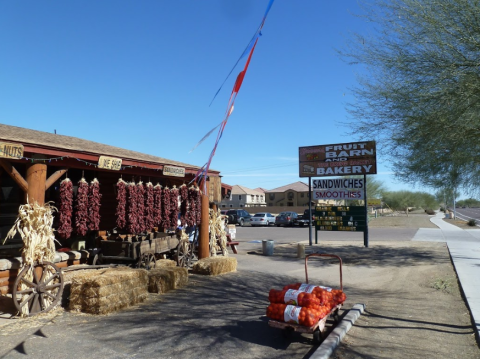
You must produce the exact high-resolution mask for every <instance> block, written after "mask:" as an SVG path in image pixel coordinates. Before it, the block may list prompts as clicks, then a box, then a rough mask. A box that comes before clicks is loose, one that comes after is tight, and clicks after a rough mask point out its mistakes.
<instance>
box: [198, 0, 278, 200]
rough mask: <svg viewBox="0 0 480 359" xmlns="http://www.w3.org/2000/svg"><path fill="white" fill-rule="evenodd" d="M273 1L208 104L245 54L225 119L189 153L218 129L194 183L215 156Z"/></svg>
mask: <svg viewBox="0 0 480 359" xmlns="http://www.w3.org/2000/svg"><path fill="white" fill-rule="evenodd" d="M273 1H274V0H270V1H269V3H268V6H267V10H266V11H265V15H264V16H263V19H262V22H261V23H260V26H259V27H258V29H257V31H256V32H255V34H254V36H253V37H252V39H251V40H250V42H249V44H248V45H247V47H246V48H245V50H244V51H243V53H242V55H241V56H240V58H239V59H238V60H237V62H236V63H235V65H234V66H233V68H232V70H231V71H230V72H229V74H228V75H227V78H226V79H225V80H224V81H223V83H222V85H221V86H220V88H219V89H218V91H217V92H216V93H215V96H214V97H213V99H212V102H211V103H210V105H211V104H212V103H213V101H214V100H215V97H216V96H217V95H218V93H219V92H220V90H221V89H222V86H223V85H224V84H225V82H226V81H227V79H228V78H229V76H230V75H231V73H232V72H233V70H234V69H235V67H236V66H237V65H238V63H239V62H240V60H241V59H242V58H243V57H245V55H246V54H248V59H247V61H246V63H245V66H244V68H243V70H242V71H240V73H239V74H238V75H237V79H236V81H235V84H234V85H233V89H232V93H231V94H230V99H229V100H228V105H227V110H226V112H225V117H224V119H223V121H222V122H221V123H220V124H219V125H217V126H215V127H214V128H213V129H212V130H210V131H209V132H208V133H207V134H206V135H205V136H203V138H202V139H201V140H200V141H199V142H198V143H197V144H196V145H195V146H194V147H193V149H192V150H191V151H190V152H192V151H193V150H194V149H195V148H197V147H198V146H199V145H200V144H201V143H202V142H203V141H204V140H205V139H206V138H207V137H208V136H210V135H211V134H212V132H213V131H215V130H216V129H217V128H218V127H220V128H219V130H218V134H217V139H216V141H215V145H214V146H213V150H212V152H211V153H210V156H209V158H208V161H207V163H205V164H204V165H203V166H202V168H200V170H199V171H198V172H197V174H196V176H195V179H194V180H193V181H196V182H197V183H198V181H199V180H200V179H205V178H206V175H207V173H208V170H209V168H210V163H211V162H212V159H213V156H215V151H216V150H217V146H218V143H219V142H220V139H221V138H222V135H223V131H224V129H225V126H226V124H227V122H228V118H229V117H230V115H231V114H232V112H233V108H234V103H235V99H236V98H237V95H238V92H239V91H240V88H241V87H242V83H243V80H244V79H245V75H246V74H247V69H248V66H249V65H250V60H251V59H252V55H253V52H254V51H255V46H257V42H258V39H259V37H260V36H261V35H262V33H261V30H262V28H263V25H264V23H265V20H266V18H267V15H268V12H269V11H270V8H271V7H272V5H273ZM203 186H204V188H203V190H204V193H206V181H203Z"/></svg>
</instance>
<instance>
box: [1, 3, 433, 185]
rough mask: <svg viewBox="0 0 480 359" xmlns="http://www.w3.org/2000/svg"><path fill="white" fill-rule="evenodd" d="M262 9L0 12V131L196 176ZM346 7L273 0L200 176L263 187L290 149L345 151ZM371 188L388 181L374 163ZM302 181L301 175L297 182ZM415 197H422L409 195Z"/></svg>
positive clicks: (349, 25)
mask: <svg viewBox="0 0 480 359" xmlns="http://www.w3.org/2000/svg"><path fill="white" fill-rule="evenodd" d="M267 4H268V0H201V1H200V0H176V1H173V0H169V1H166V0H143V1H133V0H129V1H123V0H102V1H93V0H89V1H78V0H77V1H73V0H72V1H47V0H44V1H33V0H24V1H2V2H0V23H1V24H2V27H1V31H0V49H1V50H0V84H1V86H0V122H1V123H4V124H8V125H14V126H20V127H25V128H31V129H35V130H40V131H46V132H52V133H53V132H54V130H56V131H57V133H58V134H63V135H68V136H75V137H79V138H84V139H87V140H91V141H96V142H101V143H105V144H109V145H112V146H118V147H123V148H127V149H130V150H135V151H139V152H143V153H148V154H152V155H155V156H159V157H164V158H168V159H172V160H176V161H181V162H185V163H189V164H193V165H197V166H202V165H203V164H204V163H205V162H206V161H207V159H208V156H209V154H210V152H211V150H212V148H213V144H214V140H215V138H216V131H215V133H214V134H212V135H211V136H210V138H209V139H208V140H206V141H205V142H204V143H203V144H201V145H200V146H199V147H198V148H197V149H196V150H195V151H194V152H192V153H189V151H190V149H191V148H192V147H193V146H194V145H195V144H196V143H197V142H198V141H199V140H200V139H201V138H202V137H203V136H204V135H205V134H206V133H207V132H208V131H209V130H210V129H212V128H213V127H214V126H216V125H217V124H218V123H220V122H221V120H222V119H223V116H224V113H225V110H226V106H227V102H228V98H229V96H230V92H231V89H232V86H233V83H234V81H235V78H236V76H237V74H238V73H239V72H240V71H241V69H242V68H243V65H244V62H243V61H242V62H241V63H240V64H239V66H238V67H237V68H236V69H235V70H234V72H233V73H232V75H231V77H230V78H229V80H228V81H227V83H226V84H225V85H224V87H223V89H222V91H221V92H220V93H219V95H218V96H217V98H216V100H215V101H214V103H213V104H212V105H211V106H210V107H209V104H210V101H211V99H212V98H213V96H214V94H215V93H216V91H217V90H218V88H219V87H220V85H221V84H222V82H223V80H224V79H225V77H226V76H227V74H228V72H229V71H230V70H231V68H232V67H233V65H234V64H235V62H236V60H237V59H238V57H239V56H240V54H241V53H242V51H243V50H244V48H245V46H246V45H247V44H248V42H249V40H250V39H251V37H252V35H253V34H254V33H255V31H256V29H257V27H258V25H259V24H260V22H261V20H262V17H263V14H264V12H265V9H266V6H267ZM358 12H359V9H358V6H357V2H356V1H355V0H342V1H327V0H302V1H294V0H276V1H275V2H274V4H273V7H272V8H271V11H270V13H269V15H268V18H267V20H266V23H265V26H264V28H263V31H262V34H263V36H262V37H260V39H259V41H258V44H257V48H256V50H255V53H254V55H253V58H252V61H251V64H250V67H249V69H248V73H247V75H246V77H245V80H244V82H243V86H242V88H241V90H240V92H239V94H238V97H237V100H236V102H235V110H234V112H233V114H232V116H231V117H230V120H229V122H228V124H227V126H226V128H225V132H224V134H223V137H222V139H221V141H220V144H219V147H218V149H217V152H216V155H215V157H214V159H213V161H212V164H211V168H213V169H216V170H219V171H221V174H222V175H223V176H224V177H223V179H222V180H223V182H225V183H227V184H230V185H235V184H239V185H243V186H246V187H250V188H256V187H263V188H266V189H273V188H276V187H279V186H283V185H286V184H288V183H292V182H295V181H299V180H302V179H301V178H299V177H298V147H300V146H309V145H322V144H330V143H343V142H353V141H356V140H357V139H356V138H352V137H348V136H347V135H346V133H347V132H348V128H345V126H342V125H341V124H340V122H345V121H346V120H347V114H346V111H345V104H346V102H347V101H348V100H351V97H350V95H349V92H348V88H349V87H351V86H353V85H354V84H355V71H358V69H356V68H354V67H352V66H349V65H347V64H346V63H345V62H343V61H342V60H341V59H340V58H339V57H338V56H337V54H336V52H335V48H339V47H342V46H343V44H344V43H345V39H346V37H347V36H348V34H349V33H350V32H352V31H358V30H361V29H362V27H363V26H365V24H364V23H362V21H361V20H360V19H357V18H355V17H354V16H353V15H352V13H358ZM379 159H380V163H379V165H378V172H379V174H378V175H377V176H376V178H377V179H379V180H381V181H383V182H384V184H385V185H386V187H387V188H389V189H391V190H399V189H412V188H411V187H409V186H406V185H404V184H401V183H395V182H394V181H393V177H392V176H391V175H389V172H390V170H389V168H388V167H386V166H385V165H384V164H383V163H382V161H381V158H379ZM303 180H304V181H307V179H303ZM416 190H423V189H421V188H416Z"/></svg>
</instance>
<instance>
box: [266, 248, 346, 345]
mask: <svg viewBox="0 0 480 359" xmlns="http://www.w3.org/2000/svg"><path fill="white" fill-rule="evenodd" d="M310 257H331V258H336V259H338V261H339V264H340V290H342V291H343V280H342V259H341V258H340V257H339V256H337V255H335V254H325V253H312V254H309V255H307V256H306V257H305V280H306V281H305V283H307V284H308V267H307V263H308V258H310ZM342 306H343V304H338V305H336V306H335V307H334V308H332V310H330V312H329V313H328V314H327V315H326V316H325V317H323V318H321V319H320V320H319V321H318V322H317V323H315V324H314V325H313V326H311V327H305V326H303V325H299V324H293V323H285V322H280V321H278V320H273V319H271V320H269V321H268V325H269V326H271V327H273V328H280V329H283V331H284V332H283V333H284V335H285V336H286V337H287V336H289V335H290V334H291V333H292V332H299V333H308V334H313V342H314V343H315V344H319V343H320V342H321V341H322V340H323V339H324V337H325V332H326V323H327V319H328V318H329V317H331V318H332V319H333V320H334V323H335V324H338V322H339V321H340V316H339V314H338V313H339V310H340V309H341V307H342Z"/></svg>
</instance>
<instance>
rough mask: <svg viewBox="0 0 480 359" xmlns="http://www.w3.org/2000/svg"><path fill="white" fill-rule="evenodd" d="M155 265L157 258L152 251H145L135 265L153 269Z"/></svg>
mask: <svg viewBox="0 0 480 359" xmlns="http://www.w3.org/2000/svg"><path fill="white" fill-rule="evenodd" d="M156 266H157V259H156V258H155V255H154V254H153V253H152V252H147V253H143V254H142V255H141V256H140V258H139V260H138V264H137V267H138V268H142V269H147V270H150V269H153V268H155V267H156Z"/></svg>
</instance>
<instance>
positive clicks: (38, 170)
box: [25, 163, 47, 206]
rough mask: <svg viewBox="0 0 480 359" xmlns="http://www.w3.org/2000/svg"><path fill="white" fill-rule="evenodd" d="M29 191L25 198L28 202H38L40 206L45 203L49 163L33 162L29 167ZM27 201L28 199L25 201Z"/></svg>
mask: <svg viewBox="0 0 480 359" xmlns="http://www.w3.org/2000/svg"><path fill="white" fill-rule="evenodd" d="M26 177H27V183H28V191H27V193H26V194H27V196H26V198H25V199H28V203H34V202H37V203H38V204H39V205H40V206H43V204H44V203H45V182H46V180H47V165H46V164H44V163H33V164H31V165H29V166H28V167H27V175H26ZM25 202H27V201H25Z"/></svg>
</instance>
